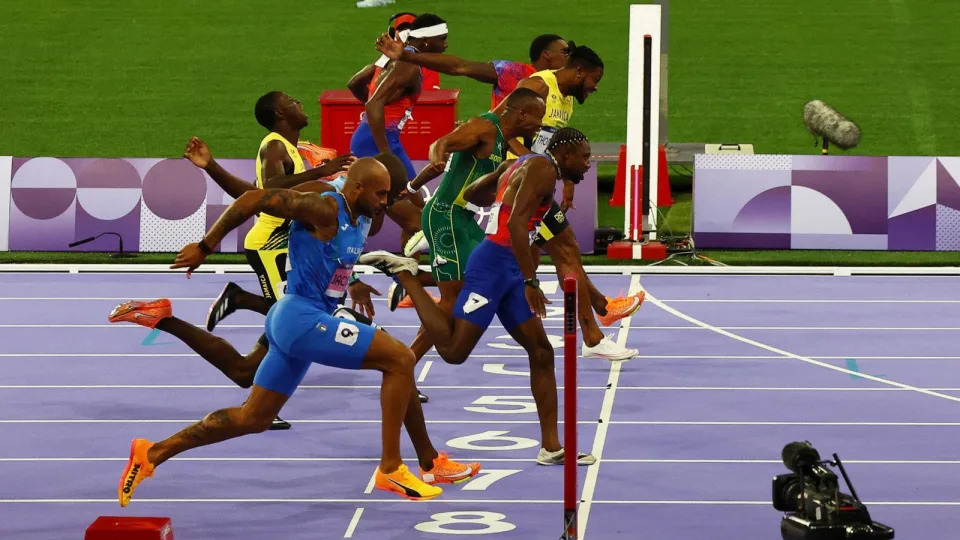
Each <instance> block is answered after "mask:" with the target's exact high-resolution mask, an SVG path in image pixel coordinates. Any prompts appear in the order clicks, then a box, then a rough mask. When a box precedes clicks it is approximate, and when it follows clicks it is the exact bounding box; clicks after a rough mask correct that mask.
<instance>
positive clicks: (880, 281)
mask: <svg viewBox="0 0 960 540" xmlns="http://www.w3.org/2000/svg"><path fill="white" fill-rule="evenodd" d="M640 284H641V285H643V287H644V288H645V289H650V290H652V291H653V292H654V293H655V294H656V295H657V298H660V299H661V300H672V299H693V300H711V299H723V298H734V299H744V298H747V299H749V298H753V299H789V298H793V299H798V300H807V299H811V298H818V299H853V300H876V299H883V300H960V283H958V281H957V279H956V277H954V276H855V277H835V276H804V275H800V276H776V275H721V276H715V275H714V276H711V275H696V276H690V275H663V274H647V275H643V276H642V277H641V279H640ZM891 315H892V314H891ZM891 319H895V317H891Z"/></svg>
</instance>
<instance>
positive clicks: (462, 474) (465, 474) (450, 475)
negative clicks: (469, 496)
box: [442, 467, 473, 478]
mask: <svg viewBox="0 0 960 540" xmlns="http://www.w3.org/2000/svg"><path fill="white" fill-rule="evenodd" d="M472 472H473V469H472V468H471V467H467V470H465V471H463V472H462V473H458V474H444V475H442V476H446V477H447V478H465V477H467V476H470V473H472Z"/></svg>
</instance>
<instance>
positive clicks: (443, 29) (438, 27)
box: [410, 23, 447, 38]
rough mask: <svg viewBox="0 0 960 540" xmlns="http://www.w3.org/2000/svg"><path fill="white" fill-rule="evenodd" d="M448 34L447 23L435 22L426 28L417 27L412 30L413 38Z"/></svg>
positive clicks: (411, 35)
mask: <svg viewBox="0 0 960 540" xmlns="http://www.w3.org/2000/svg"><path fill="white" fill-rule="evenodd" d="M445 35H447V23H440V24H435V25H433V26H428V27H426V28H417V29H416V30H411V31H410V37H412V38H432V37H437V36H445Z"/></svg>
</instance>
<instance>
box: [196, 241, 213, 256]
mask: <svg viewBox="0 0 960 540" xmlns="http://www.w3.org/2000/svg"><path fill="white" fill-rule="evenodd" d="M197 246H199V247H200V251H202V252H203V253H204V254H206V255H209V254H211V253H213V250H212V249H210V247H209V246H207V243H206V242H204V241H203V239H200V241H199V242H197Z"/></svg>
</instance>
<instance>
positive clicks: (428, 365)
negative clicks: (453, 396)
mask: <svg viewBox="0 0 960 540" xmlns="http://www.w3.org/2000/svg"><path fill="white" fill-rule="evenodd" d="M431 367H433V360H427V361H426V362H424V363H423V369H421V370H420V376H419V377H417V382H418V383H422V382H423V381H424V380H426V378H427V373H430V368H431ZM454 388H457V387H454Z"/></svg>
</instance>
